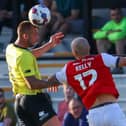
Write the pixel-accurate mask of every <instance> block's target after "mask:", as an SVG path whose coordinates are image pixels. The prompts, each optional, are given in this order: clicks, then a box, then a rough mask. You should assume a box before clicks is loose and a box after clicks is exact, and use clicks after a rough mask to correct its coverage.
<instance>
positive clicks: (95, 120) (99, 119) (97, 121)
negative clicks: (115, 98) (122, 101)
mask: <svg viewBox="0 0 126 126" xmlns="http://www.w3.org/2000/svg"><path fill="white" fill-rule="evenodd" d="M87 119H88V123H89V126H126V117H125V114H124V113H123V111H122V110H121V108H120V106H119V105H118V103H112V104H108V105H104V106H101V107H97V108H93V109H90V110H89V113H88V116H87Z"/></svg>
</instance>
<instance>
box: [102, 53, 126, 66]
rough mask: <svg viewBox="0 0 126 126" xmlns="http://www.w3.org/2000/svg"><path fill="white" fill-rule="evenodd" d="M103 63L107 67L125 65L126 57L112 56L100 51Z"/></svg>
mask: <svg viewBox="0 0 126 126" xmlns="http://www.w3.org/2000/svg"><path fill="white" fill-rule="evenodd" d="M101 55H102V59H103V61H104V64H105V65H106V66H108V67H123V66H126V57H119V56H113V55H110V54H107V53H102V54H101Z"/></svg>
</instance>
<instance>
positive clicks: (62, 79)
mask: <svg viewBox="0 0 126 126" xmlns="http://www.w3.org/2000/svg"><path fill="white" fill-rule="evenodd" d="M66 66H67V65H65V66H64V67H63V68H62V69H61V70H60V71H59V72H57V73H56V78H57V80H58V81H59V82H60V83H67V77H66Z"/></svg>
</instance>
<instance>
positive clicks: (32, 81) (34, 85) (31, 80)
mask: <svg viewBox="0 0 126 126" xmlns="http://www.w3.org/2000/svg"><path fill="white" fill-rule="evenodd" d="M25 81H26V84H27V86H28V88H29V89H43V88H49V87H52V86H59V85H60V84H61V83H60V82H59V81H58V80H57V79H54V80H51V81H50V80H48V81H47V80H39V79H37V78H35V76H28V77H25Z"/></svg>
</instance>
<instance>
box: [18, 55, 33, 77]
mask: <svg viewBox="0 0 126 126" xmlns="http://www.w3.org/2000/svg"><path fill="white" fill-rule="evenodd" d="M18 67H19V70H20V73H21V74H22V75H23V76H32V75H35V64H34V59H33V57H32V56H30V55H27V54H26V55H24V56H23V57H22V58H21V60H20V62H19V65H18Z"/></svg>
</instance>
